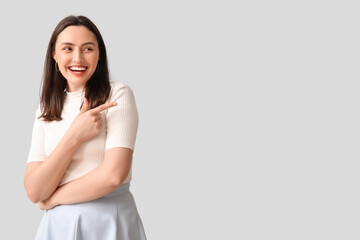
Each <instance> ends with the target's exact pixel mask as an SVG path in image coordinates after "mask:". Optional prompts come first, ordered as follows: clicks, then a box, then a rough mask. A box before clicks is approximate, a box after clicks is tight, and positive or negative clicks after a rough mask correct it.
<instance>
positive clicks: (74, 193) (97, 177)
mask: <svg viewBox="0 0 360 240" xmlns="http://www.w3.org/2000/svg"><path fill="white" fill-rule="evenodd" d="M114 179H115V178H114ZM120 184H121V183H120V182H117V181H115V180H113V179H112V173H111V171H108V170H107V168H106V167H104V166H100V167H98V168H96V169H94V170H92V171H91V172H89V173H87V174H86V175H84V176H82V177H80V178H78V179H76V180H74V181H71V182H69V183H66V184H64V185H62V186H61V187H59V188H58V189H57V190H56V191H55V192H54V194H53V195H52V196H51V200H50V201H51V202H52V203H53V205H54V206H56V205H60V204H75V203H79V202H86V201H91V200H94V199H97V198H100V197H102V196H105V195H106V194H108V193H110V192H112V191H113V190H114V189H115V188H117V187H118V186H119V185H120Z"/></svg>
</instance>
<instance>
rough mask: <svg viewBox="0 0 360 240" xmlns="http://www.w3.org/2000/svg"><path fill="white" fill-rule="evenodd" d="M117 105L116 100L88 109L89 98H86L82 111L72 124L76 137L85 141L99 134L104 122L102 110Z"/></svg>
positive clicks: (71, 127)
mask: <svg viewBox="0 0 360 240" xmlns="http://www.w3.org/2000/svg"><path fill="white" fill-rule="evenodd" d="M116 105H117V103H116V102H110V103H105V104H102V105H100V106H98V107H96V108H94V109H91V110H88V108H89V103H88V100H87V99H86V98H84V103H83V106H82V107H81V110H80V113H79V114H78V116H77V117H76V118H75V119H74V121H73V122H72V123H71V126H70V130H71V131H74V132H75V136H76V139H77V140H78V141H80V142H84V141H86V140H89V139H91V138H93V137H94V136H96V135H98V134H99V133H100V132H101V128H102V123H103V119H102V115H101V111H104V110H105V109H107V108H110V107H114V106H116Z"/></svg>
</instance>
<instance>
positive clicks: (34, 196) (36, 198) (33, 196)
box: [26, 189, 41, 203]
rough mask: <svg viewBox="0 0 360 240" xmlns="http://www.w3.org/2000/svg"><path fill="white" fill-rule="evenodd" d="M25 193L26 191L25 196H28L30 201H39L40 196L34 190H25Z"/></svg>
mask: <svg viewBox="0 0 360 240" xmlns="http://www.w3.org/2000/svg"><path fill="white" fill-rule="evenodd" d="M26 193H27V196H28V198H29V199H30V201H31V202H32V203H38V202H40V201H41V200H40V197H39V196H38V195H37V194H36V193H35V192H34V191H31V190H28V189H27V190H26Z"/></svg>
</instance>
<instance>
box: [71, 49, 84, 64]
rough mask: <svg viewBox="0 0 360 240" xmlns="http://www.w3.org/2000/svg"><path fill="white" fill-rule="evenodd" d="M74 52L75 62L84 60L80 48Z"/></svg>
mask: <svg viewBox="0 0 360 240" xmlns="http://www.w3.org/2000/svg"><path fill="white" fill-rule="evenodd" d="M73 53H74V54H73V58H72V60H73V62H75V63H80V62H82V60H83V56H82V53H81V51H80V50H79V49H78V50H75V51H74V52H73Z"/></svg>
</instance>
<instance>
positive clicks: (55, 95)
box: [39, 15, 111, 121]
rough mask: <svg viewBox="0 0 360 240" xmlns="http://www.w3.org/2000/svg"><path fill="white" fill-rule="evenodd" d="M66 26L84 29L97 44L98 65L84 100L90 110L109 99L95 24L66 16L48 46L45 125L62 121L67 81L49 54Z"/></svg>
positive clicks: (42, 99)
mask: <svg viewBox="0 0 360 240" xmlns="http://www.w3.org/2000/svg"><path fill="white" fill-rule="evenodd" d="M69 26H85V27H86V28H87V29H89V30H90V31H91V32H92V33H94V35H95V36H96V39H97V42H98V44H99V62H98V66H97V69H96V70H95V72H94V74H93V75H92V76H91V77H90V79H89V80H88V81H87V82H86V86H85V97H86V98H87V99H88V101H89V106H90V107H89V108H90V109H91V108H94V107H97V106H99V105H101V104H103V103H105V102H106V101H107V99H108V98H109V95H110V90H111V87H110V80H109V69H108V63H107V55H106V48H105V43H104V41H103V39H102V36H101V34H100V32H99V30H98V28H97V27H96V26H95V24H94V23H93V22H92V21H90V19H88V18H87V17H84V16H72V15H71V16H68V17H66V18H64V19H63V20H61V21H60V22H59V23H58V25H57V26H56V27H55V29H54V31H53V33H52V35H51V38H50V41H49V45H48V49H47V52H46V57H45V64H44V75H43V82H42V92H41V97H40V106H41V115H40V117H39V118H43V120H44V121H53V120H57V121H59V120H62V118H61V112H62V110H63V106H64V100H65V96H66V92H65V91H64V90H65V89H66V87H67V81H66V79H65V78H64V77H63V75H62V74H61V73H60V71H57V70H56V68H55V60H54V58H53V56H52V53H53V52H54V51H55V43H56V40H57V37H58V36H59V34H60V33H61V32H62V31H63V30H64V29H65V28H67V27H69Z"/></svg>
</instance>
